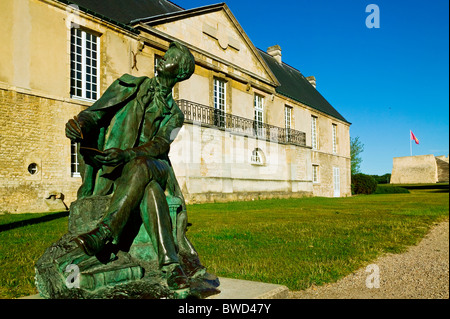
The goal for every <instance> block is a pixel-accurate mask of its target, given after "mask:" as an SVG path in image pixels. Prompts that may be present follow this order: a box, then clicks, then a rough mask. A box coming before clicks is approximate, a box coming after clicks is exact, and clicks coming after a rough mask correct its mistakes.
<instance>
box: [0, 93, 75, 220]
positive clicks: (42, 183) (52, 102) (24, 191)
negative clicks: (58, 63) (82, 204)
mask: <svg viewBox="0 0 450 319" xmlns="http://www.w3.org/2000/svg"><path fill="white" fill-rule="evenodd" d="M83 108H84V105H83V104H75V103H68V102H66V101H64V100H62V99H55V98H51V97H48V96H47V97H46V96H37V95H33V94H29V93H24V92H18V91H17V90H11V89H8V88H4V87H1V86H0V127H1V135H0V212H5V211H7V212H11V213H14V212H34V211H37V212H39V211H46V210H48V209H51V208H52V207H49V205H48V203H47V202H48V201H46V200H45V199H46V198H48V197H49V194H50V193H52V192H56V193H61V194H63V195H64V198H63V200H64V202H65V203H66V205H69V204H70V202H71V201H73V200H74V199H75V198H76V197H75V196H76V191H77V188H78V187H79V185H80V182H81V179H80V178H76V177H71V172H70V141H69V140H68V139H67V138H66V137H65V135H64V125H65V123H66V121H67V119H68V118H70V117H71V116H73V115H75V114H77V113H78V112H80V111H81V110H82V109H83ZM32 163H36V164H37V173H36V174H34V175H31V174H30V173H29V172H28V166H29V165H30V164H32ZM60 208H61V207H59V209H60ZM56 209H58V208H56Z"/></svg>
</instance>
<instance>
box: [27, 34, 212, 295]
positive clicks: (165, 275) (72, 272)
mask: <svg viewBox="0 0 450 319" xmlns="http://www.w3.org/2000/svg"><path fill="white" fill-rule="evenodd" d="M194 68H195V61H194V57H193V56H192V54H191V53H190V52H189V50H188V49H187V48H186V47H185V46H183V45H181V44H179V43H176V42H173V43H171V44H170V47H169V50H168V51H167V52H166V54H165V56H164V58H163V59H162V60H161V62H160V63H159V64H158V66H157V70H158V76H157V77H154V78H148V77H134V76H131V75H129V74H125V75H123V76H122V77H120V78H119V79H118V80H116V81H115V82H114V83H113V84H111V86H110V87H109V88H108V89H107V90H106V91H105V93H104V94H103V95H102V96H101V98H100V99H99V100H98V101H97V102H95V103H94V104H93V105H92V106H91V107H89V108H87V109H86V110H84V111H82V112H80V114H78V116H76V117H75V118H74V119H71V120H69V121H68V123H67V124H66V136H67V137H68V138H70V139H71V140H73V141H76V142H77V143H79V144H78V145H79V149H80V155H81V163H80V166H81V176H82V185H81V187H80V188H79V190H78V198H77V200H76V201H75V202H74V203H72V205H71V207H70V216H69V227H68V233H67V234H65V235H64V236H63V237H62V238H61V239H60V240H59V241H58V242H56V243H54V244H53V245H52V246H51V247H49V248H48V249H47V250H46V252H45V253H44V255H43V256H42V257H41V258H40V259H39V260H38V262H37V263H36V285H37V287H38V290H39V293H40V294H41V296H43V297H44V298H185V297H189V296H194V297H199V298H202V297H205V296H207V295H210V294H215V293H218V292H219V290H218V289H217V287H218V286H219V281H218V278H217V277H216V276H215V275H212V274H209V273H208V272H207V271H206V269H205V267H203V266H202V265H201V263H200V260H199V257H198V254H197V252H196V250H195V249H194V247H193V245H192V243H191V242H190V241H189V240H188V238H187V237H186V230H187V225H188V223H187V212H186V204H185V201H184V197H183V194H182V192H181V190H180V187H179V185H178V182H177V179H176V177H175V174H174V172H173V169H172V165H171V163H170V160H169V157H168V153H169V149H170V144H171V142H172V141H173V140H174V139H175V137H176V135H177V133H178V131H179V130H180V128H181V127H182V125H183V121H184V116H183V113H182V112H181V111H180V109H179V108H178V106H177V105H176V103H175V101H174V100H173V98H172V93H171V92H172V88H173V86H174V85H175V84H176V83H178V82H181V81H184V80H186V79H188V78H189V77H190V76H191V75H192V73H193V72H194Z"/></svg>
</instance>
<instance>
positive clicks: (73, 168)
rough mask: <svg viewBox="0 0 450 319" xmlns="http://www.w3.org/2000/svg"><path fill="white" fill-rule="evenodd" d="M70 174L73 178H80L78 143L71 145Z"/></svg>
mask: <svg viewBox="0 0 450 319" xmlns="http://www.w3.org/2000/svg"><path fill="white" fill-rule="evenodd" d="M70 172H71V174H72V177H80V176H81V175H80V163H79V161H78V145H77V143H76V142H71V144H70Z"/></svg>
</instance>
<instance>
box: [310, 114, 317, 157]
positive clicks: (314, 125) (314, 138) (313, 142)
mask: <svg viewBox="0 0 450 319" xmlns="http://www.w3.org/2000/svg"><path fill="white" fill-rule="evenodd" d="M311 146H312V148H313V150H316V149H317V117H315V116H312V117H311Z"/></svg>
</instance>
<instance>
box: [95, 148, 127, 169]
mask: <svg viewBox="0 0 450 319" xmlns="http://www.w3.org/2000/svg"><path fill="white" fill-rule="evenodd" d="M94 158H95V159H96V160H97V161H99V162H100V163H102V164H103V165H106V166H116V165H119V164H122V163H125V162H127V161H128V160H129V155H128V153H127V152H125V151H124V150H121V149H119V148H110V149H107V150H105V151H104V155H96V156H95V157H94Z"/></svg>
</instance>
